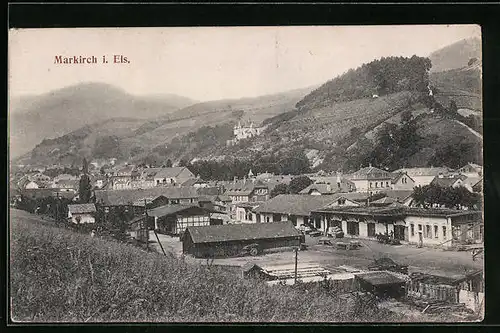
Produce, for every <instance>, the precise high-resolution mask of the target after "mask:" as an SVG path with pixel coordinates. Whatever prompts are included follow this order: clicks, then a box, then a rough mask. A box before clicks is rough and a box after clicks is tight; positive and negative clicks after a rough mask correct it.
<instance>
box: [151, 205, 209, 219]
mask: <svg viewBox="0 0 500 333" xmlns="http://www.w3.org/2000/svg"><path fill="white" fill-rule="evenodd" d="M193 209H194V210H197V211H203V212H205V210H204V209H203V208H201V207H200V206H196V205H165V206H161V207H156V208H153V209H150V210H148V215H149V216H155V217H164V216H168V215H172V214H178V213H180V212H183V211H187V210H193Z"/></svg>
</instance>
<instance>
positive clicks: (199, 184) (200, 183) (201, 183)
mask: <svg viewBox="0 0 500 333" xmlns="http://www.w3.org/2000/svg"><path fill="white" fill-rule="evenodd" d="M181 186H192V187H196V188H206V187H209V184H208V182H207V181H205V180H203V179H200V178H191V179H188V180H186V181H185V182H183V183H182V184H181Z"/></svg>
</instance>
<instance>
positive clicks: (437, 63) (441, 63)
mask: <svg viewBox="0 0 500 333" xmlns="http://www.w3.org/2000/svg"><path fill="white" fill-rule="evenodd" d="M481 49H482V46H481V39H480V38H477V37H474V38H467V39H463V40H461V41H458V42H456V43H453V44H451V45H448V46H446V47H444V48H441V49H439V50H436V51H434V52H432V53H431V54H430V55H429V59H430V60H431V62H432V68H431V72H442V71H446V70H450V69H457V68H463V67H467V66H468V62H469V60H470V59H473V58H476V59H478V60H479V61H480V62H481V61H482V53H481Z"/></svg>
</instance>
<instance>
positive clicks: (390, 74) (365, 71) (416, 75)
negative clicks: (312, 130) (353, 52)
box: [297, 56, 431, 109]
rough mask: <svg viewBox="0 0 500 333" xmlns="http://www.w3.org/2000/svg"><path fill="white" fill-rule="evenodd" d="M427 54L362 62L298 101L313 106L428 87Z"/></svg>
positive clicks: (301, 105) (306, 107)
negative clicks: (424, 55) (424, 56)
mask: <svg viewBox="0 0 500 333" xmlns="http://www.w3.org/2000/svg"><path fill="white" fill-rule="evenodd" d="M430 68H431V61H430V60H429V59H428V58H421V57H417V56H413V57H411V58H404V57H387V58H381V59H379V60H374V61H372V62H370V63H368V64H363V65H362V66H360V67H358V68H356V69H350V70H349V71H348V72H347V73H345V74H343V75H341V76H338V77H336V78H335V79H333V80H331V81H328V82H326V83H325V84H323V85H322V86H321V87H319V88H318V89H316V90H314V91H313V92H311V93H310V94H309V95H307V96H306V97H305V98H304V99H303V100H301V101H300V102H298V103H297V108H299V109H314V108H320V107H325V106H330V105H332V104H333V103H338V102H347V101H353V100H357V99H361V98H368V97H372V96H373V95H378V96H383V95H388V94H392V93H396V92H401V91H419V92H423V91H427V83H428V71H429V69H430Z"/></svg>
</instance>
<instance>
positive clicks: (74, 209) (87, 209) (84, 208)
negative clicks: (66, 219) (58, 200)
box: [68, 203, 96, 214]
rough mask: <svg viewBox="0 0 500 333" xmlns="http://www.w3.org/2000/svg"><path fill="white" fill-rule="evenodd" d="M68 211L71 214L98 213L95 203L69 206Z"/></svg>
mask: <svg viewBox="0 0 500 333" xmlns="http://www.w3.org/2000/svg"><path fill="white" fill-rule="evenodd" d="M68 210H69V211H70V213H71V214H85V213H95V212H96V209H95V205H94V204H93V203H89V204H77V205H68Z"/></svg>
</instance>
